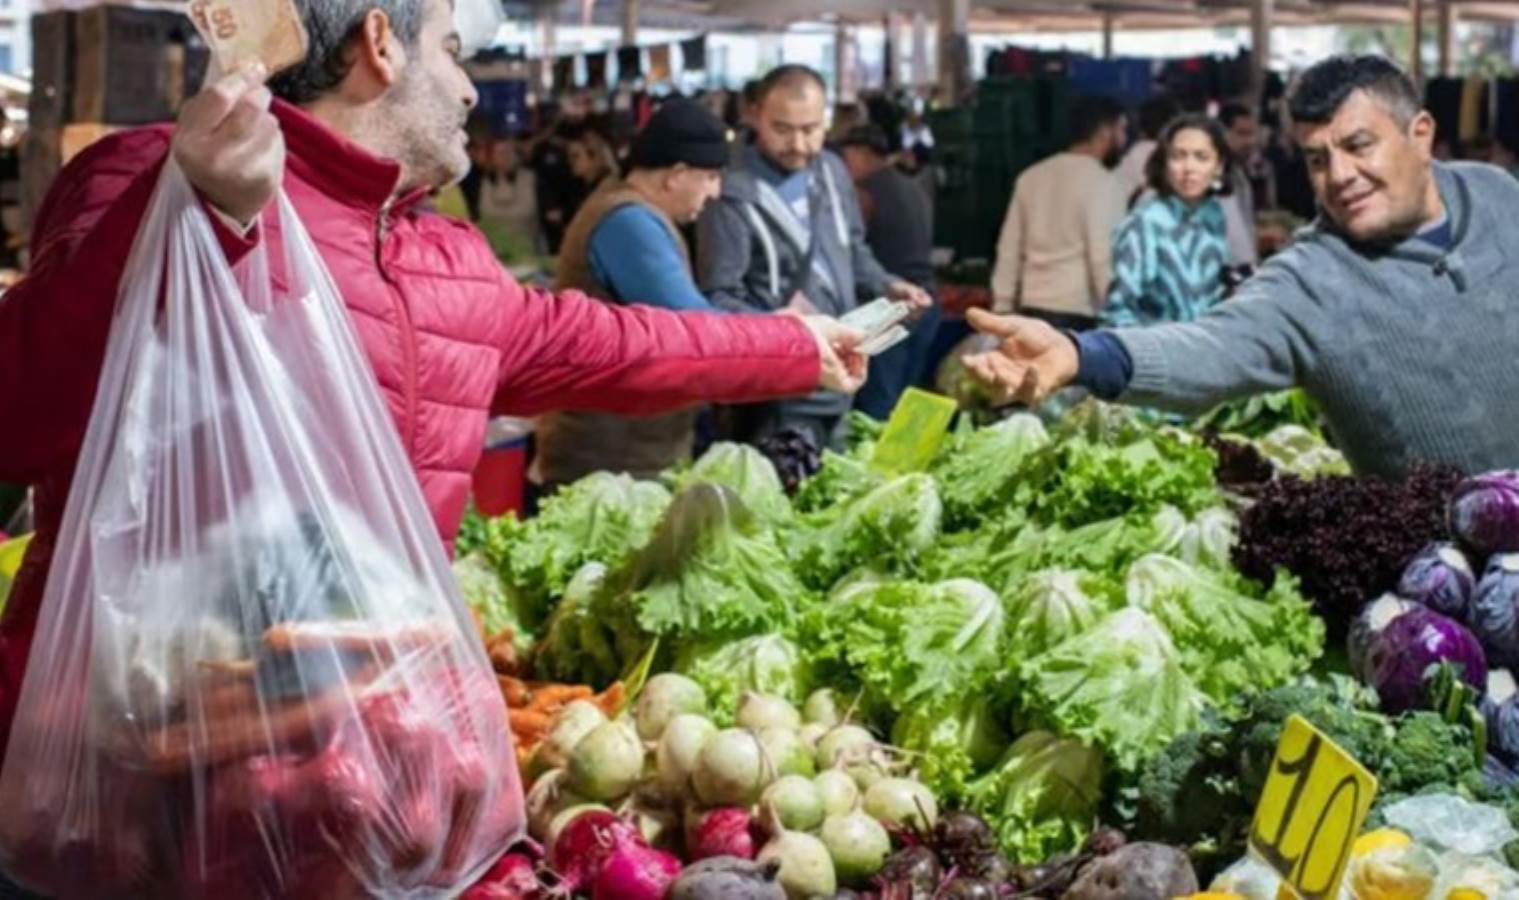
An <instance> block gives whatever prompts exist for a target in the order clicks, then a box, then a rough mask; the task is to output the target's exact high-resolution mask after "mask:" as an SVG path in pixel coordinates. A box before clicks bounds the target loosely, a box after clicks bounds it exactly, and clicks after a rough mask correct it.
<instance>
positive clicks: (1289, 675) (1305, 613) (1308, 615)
mask: <svg viewBox="0 0 1519 900" xmlns="http://www.w3.org/2000/svg"><path fill="white" fill-rule="evenodd" d="M1247 587H1248V586H1247V585H1246V584H1245V583H1244V582H1243V580H1242V579H1239V578H1237V577H1234V578H1231V577H1230V576H1227V575H1224V574H1221V573H1218V572H1214V571H1211V570H1208V569H1204V568H1201V567H1199V566H1194V565H1190V564H1188V563H1185V562H1182V561H1181V560H1179V559H1176V558H1175V557H1171V556H1163V555H1160V554H1155V555H1151V556H1146V557H1145V558H1143V559H1141V560H1139V561H1138V562H1136V563H1134V565H1133V567H1132V568H1131V569H1130V570H1129V576H1128V579H1127V581H1126V583H1125V592H1126V594H1127V597H1128V602H1129V604H1130V605H1131V606H1134V607H1137V608H1139V609H1143V610H1145V611H1146V612H1148V613H1149V614H1150V615H1152V616H1154V617H1155V619H1156V620H1157V621H1159V622H1160V623H1161V624H1162V625H1163V626H1164V627H1165V628H1166V630H1167V632H1169V633H1170V635H1171V638H1172V640H1173V641H1174V642H1175V644H1176V646H1177V647H1178V648H1179V650H1180V654H1181V660H1182V666H1183V668H1185V669H1186V671H1187V673H1188V674H1189V675H1191V676H1192V679H1193V680H1194V681H1195V682H1196V683H1197V685H1198V687H1199V688H1200V689H1201V690H1202V691H1203V692H1204V693H1205V694H1207V695H1208V696H1209V697H1210V698H1211V699H1213V701H1214V702H1216V703H1219V704H1221V705H1228V704H1230V703H1232V702H1233V701H1234V700H1235V698H1236V697H1237V695H1238V694H1240V693H1241V692H1242V691H1245V690H1247V689H1251V690H1269V689H1271V688H1273V687H1277V686H1278V685H1282V684H1286V683H1288V682H1290V681H1292V680H1293V679H1294V678H1296V677H1297V676H1298V675H1301V674H1303V673H1305V672H1307V671H1308V669H1309V668H1310V667H1311V666H1312V664H1313V661H1314V660H1316V659H1318V658H1319V656H1320V655H1321V654H1322V653H1323V651H1324V623H1323V621H1322V620H1321V619H1319V618H1318V617H1317V616H1315V615H1314V614H1313V612H1312V610H1311V608H1310V607H1309V605H1308V603H1307V601H1305V600H1304V599H1303V598H1302V597H1301V596H1299V595H1298V594H1297V592H1296V590H1295V589H1294V586H1293V584H1292V582H1291V579H1290V576H1286V577H1283V578H1280V579H1278V582H1277V584H1276V586H1275V587H1274V588H1273V590H1272V591H1271V593H1270V594H1268V595H1267V598H1266V599H1264V600H1257V599H1255V598H1254V597H1250V596H1247V595H1246V594H1245V593H1244V591H1245V590H1246V589H1247Z"/></svg>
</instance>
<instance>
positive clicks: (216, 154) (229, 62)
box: [174, 0, 308, 225]
mask: <svg viewBox="0 0 1519 900" xmlns="http://www.w3.org/2000/svg"><path fill="white" fill-rule="evenodd" d="M188 12H189V15H190V19H191V21H193V22H194V23H195V27H196V28H197V29H199V30H200V33H201V35H202V36H203V37H204V38H205V39H206V43H207V44H209V45H210V47H211V50H212V53H213V54H214V56H215V59H216V68H217V69H218V70H219V71H221V72H222V73H225V74H224V75H222V76H219V77H218V78H217V79H216V80H215V81H213V82H211V83H210V84H209V85H208V86H207V87H206V88H205V89H204V90H202V91H201V92H200V93H199V94H198V95H196V96H195V97H193V98H192V99H190V100H189V101H187V102H186V103H185V105H184V108H183V109H181V110H180V114H179V126H178V127H177V128H176V129H175V130H174V159H175V161H177V162H178V163H179V167H180V168H181V169H183V170H184V173H185V177H186V178H188V179H189V181H190V183H191V184H192V185H194V186H195V187H196V188H197V189H198V190H200V192H201V193H202V194H203V195H204V196H205V198H206V199H207V200H209V201H210V202H211V204H212V205H213V206H215V207H216V208H217V209H219V210H221V211H222V212H224V213H226V214H227V215H228V216H230V217H232V218H233V219H236V220H237V221H238V222H239V223H240V224H242V225H251V224H252V223H253V222H254V220H255V219H257V218H258V216H259V213H261V212H263V210H264V207H265V206H267V205H268V204H269V201H270V200H272V199H274V194H275V191H276V190H278V189H279V184H280V179H281V178H282V177H283V175H284V171H285V140H284V136H283V135H282V134H281V133H280V126H279V122H278V121H277V120H276V119H275V118H274V115H273V114H272V113H271V112H270V111H269V105H270V103H271V102H272V101H273V95H272V94H270V92H269V89H268V88H267V87H265V86H264V82H265V81H266V80H267V79H268V78H269V76H270V75H272V74H274V73H276V72H280V71H282V70H284V69H287V68H289V67H290V66H293V65H296V64H298V63H300V62H301V61H302V60H304V59H305V56H306V47H307V43H308V42H307V35H306V29H305V26H304V25H302V23H301V18H300V12H299V10H298V9H297V8H296V7H295V5H294V4H293V3H291V2H290V0H194V2H192V3H191V4H190V7H189V10H188Z"/></svg>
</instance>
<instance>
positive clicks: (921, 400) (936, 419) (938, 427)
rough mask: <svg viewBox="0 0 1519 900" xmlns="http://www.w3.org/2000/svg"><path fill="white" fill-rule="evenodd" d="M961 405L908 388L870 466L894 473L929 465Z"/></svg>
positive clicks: (893, 411) (901, 473)
mask: <svg viewBox="0 0 1519 900" xmlns="http://www.w3.org/2000/svg"><path fill="white" fill-rule="evenodd" d="M958 408H959V407H958V406H956V405H955V401H953V400H951V399H949V398H948V397H941V396H939V395H938V394H930V393H929V392H928V391H920V390H918V389H917V388H908V389H907V393H905V394H903V395H902V399H901V400H900V401H898V402H897V408H896V409H894V410H892V411H891V418H890V419H889V420H887V422H886V429H885V430H884V431H882V432H881V440H880V441H878V442H877V443H876V449H875V454H874V455H873V456H871V458H870V465H871V467H872V468H874V469H876V470H878V471H881V472H887V473H889V474H892V475H905V474H906V473H908V472H921V471H923V470H924V469H926V468H928V464H929V463H930V462H933V458H934V456H935V455H937V454H938V452H939V445H940V444H942V443H943V442H944V434H945V432H947V431H948V430H949V423H950V420H951V419H953V418H954V417H955V410H956V409H958Z"/></svg>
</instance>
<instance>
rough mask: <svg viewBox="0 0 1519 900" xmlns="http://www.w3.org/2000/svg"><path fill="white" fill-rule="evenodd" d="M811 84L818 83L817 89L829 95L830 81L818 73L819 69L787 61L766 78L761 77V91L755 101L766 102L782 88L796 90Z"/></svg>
mask: <svg viewBox="0 0 1519 900" xmlns="http://www.w3.org/2000/svg"><path fill="white" fill-rule="evenodd" d="M809 84H811V85H816V86H817V89H818V90H819V91H821V92H822V93H823V96H825V97H826V96H827V95H828V83H827V82H826V81H824V80H823V76H822V75H820V74H818V70H817V69H814V68H812V67H811V66H804V65H801V64H800V63H786V64H785V65H783V66H776V67H775V68H773V69H771V70H770V71H769V73H767V74H766V75H765V77H764V78H761V79H760V83H759V93H758V95H757V96H756V97H755V100H754V102H755V103H764V102H765V101H766V100H768V99H770V95H771V94H772V93H774V92H776V91H778V90H780V89H782V88H786V89H788V90H796V89H799V88H802V87H804V86H806V85H809Z"/></svg>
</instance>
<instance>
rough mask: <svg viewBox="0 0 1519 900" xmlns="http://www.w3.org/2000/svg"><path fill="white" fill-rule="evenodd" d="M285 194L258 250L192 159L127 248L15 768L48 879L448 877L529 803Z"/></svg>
mask: <svg viewBox="0 0 1519 900" xmlns="http://www.w3.org/2000/svg"><path fill="white" fill-rule="evenodd" d="M278 224H279V228H278V232H277V237H275V238H274V239H272V240H265V241H263V242H261V243H260V246H259V247H258V249H256V250H255V251H254V252H253V256H251V257H250V258H249V259H248V260H247V261H246V263H245V264H244V265H240V266H239V267H238V268H237V270H236V272H234V270H233V269H232V268H231V267H229V265H228V263H227V261H226V259H225V256H224V252H223V251H222V249H221V248H220V246H219V245H218V242H217V239H216V236H215V232H214V231H213V228H212V225H211V222H210V220H209V218H208V217H207V214H206V212H205V210H204V209H203V207H202V206H201V205H200V203H199V202H198V201H197V199H196V197H195V195H194V192H193V190H192V189H191V187H190V186H189V184H188V183H187V182H186V180H185V178H184V176H183V174H182V173H181V172H180V171H179V169H178V168H177V167H176V166H175V164H174V163H173V162H172V160H171V161H170V162H169V163H168V165H167V167H166V168H165V170H164V174H163V176H162V179H161V181H160V183H159V185H158V188H157V192H156V193H155V195H154V197H153V200H152V202H151V204H150V207H149V210H148V213H147V215H146V217H145V219H144V221H143V223H142V226H141V230H140V232H139V235H138V238H137V241H136V244H135V246H134V249H133V251H132V256H131V258H130V260H129V262H128V265H127V267H126V274H125V276H124V278H123V281H122V285H121V292H120V296H119V299H118V302H117V308H116V314H115V320H114V322H113V325H112V330H111V336H110V341H109V345H108V347H107V351H106V360H105V366H104V370H103V372H102V375H101V381H100V389H99V392H98V396H97V398H96V401H95V407H94V410H93V412H92V414H91V419H90V423H89V430H88V434H87V437H86V439H85V442H84V449H83V453H82V455H81V458H80V460H79V464H78V469H77V471H76V474H75V478H74V484H73V489H72V492H71V494H70V495H69V500H68V507H67V511H66V514H65V517H64V522H63V527H62V531H61V533H60V536H59V539H58V544H57V551H56V554H55V558H54V561H53V568H52V571H51V572H50V574H49V577H48V582H47V587H46V593H45V596H44V599H43V606H42V612H41V619H40V622H39V625H38V632H37V636H36V640H35V643H34V645H33V649H32V654H31V657H30V661H29V667H28V669H27V674H26V680H25V683H24V686H23V689H22V695H21V700H20V707H19V712H18V714H17V717H16V720H15V724H14V727H13V735H12V738H11V743H10V746H9V750H8V753H7V755H6V759H5V766H4V770H3V772H0V811H3V812H0V869H3V870H5V871H7V872H8V873H10V874H11V875H12V876H14V877H17V878H19V879H20V880H21V881H22V882H23V883H24V884H25V885H26V886H28V887H30V888H31V889H33V890H37V891H39V892H41V893H44V894H47V895H49V896H55V897H60V898H65V900H70V898H85V897H89V898H113V900H115V898H133V897H144V898H148V897H151V898H170V897H209V898H216V900H235V898H265V897H267V898H275V897H280V898H311V900H317V898H321V900H333V898H346V897H366V896H380V897H435V896H436V897H444V896H453V895H455V894H456V893H457V892H458V891H459V890H461V889H462V888H463V887H465V886H467V885H468V884H470V883H471V882H472V881H473V880H475V878H477V877H478V876H479V875H480V874H481V873H482V872H483V871H484V870H485V869H486V868H487V867H488V866H489V865H490V864H491V863H492V862H493V861H494V859H495V858H496V857H497V856H498V855H499V854H500V853H501V851H502V850H504V849H505V847H506V846H507V845H508V844H509V843H510V842H511V841H513V840H514V839H516V838H517V837H518V836H520V835H521V833H522V830H523V806H522V796H521V786H520V783H519V781H518V775H517V768H516V762H515V756H514V753H513V750H512V745H511V738H510V734H509V731H508V729H507V718H506V710H505V707H504V706H503V704H502V701H501V697H500V694H499V692H498V689H497V686H496V683H495V680H494V678H493V676H492V675H491V672H490V670H489V666H488V664H487V661H486V658H485V654H484V651H483V648H482V646H481V644H480V641H479V638H478V637H477V636H476V634H475V630H474V626H473V624H472V621H471V619H470V617H469V615H468V613H467V612H466V609H465V606H464V604H463V602H462V600H461V598H460V597H459V596H458V593H457V589H456V587H455V586H454V582H453V579H452V576H451V574H450V571H449V566H448V562H447V560H446V558H445V555H444V551H443V547H442V544H441V542H440V541H439V539H438V535H437V531H436V529H435V527H434V525H433V522H432V519H431V517H430V516H429V514H428V510H427V507H426V505H425V503H424V501H423V497H422V493H421V490H420V488H419V487H418V485H417V483H416V478H415V475H414V473H413V471H412V469H411V467H410V464H409V463H408V461H407V459H406V456H405V453H404V452H403V450H402V448H401V445H400V441H399V439H398V437H397V435H396V433H395V426H394V424H393V422H392V420H391V417H390V415H389V413H388V412H387V410H386V409H385V406H384V404H383V402H382V401H381V398H380V395H379V392H378V389H377V386H376V384H375V381H374V375H373V373H372V371H371V369H370V367H369V364H368V361H367V360H366V359H365V358H364V356H363V355H362V354H361V352H360V350H359V347H358V344H357V342H356V340H355V338H354V336H353V334H352V331H351V327H350V324H349V321H348V318H347V313H346V311H345V309H344V307H343V303H342V300H341V297H340V295H339V293H338V291H337V290H336V288H335V287H334V285H333V283H332V281H331V278H330V276H329V275H328V273H327V271H326V269H325V267H324V265H323V264H322V261H321V259H320V258H319V257H318V256H317V253H316V251H315V249H314V247H313V245H312V242H311V240H310V238H309V236H308V235H307V233H306V231H305V229H304V228H303V227H302V225H301V222H300V220H299V219H298V218H297V217H296V215H295V214H294V212H293V210H292V208H291V206H290V205H289V203H288V202H287V201H286V200H285V199H284V198H281V200H280V203H279V215H278ZM269 233H270V235H271V236H274V235H276V232H275V230H274V229H270V230H269ZM271 244H272V245H273V246H275V247H277V248H278V252H273V253H271V251H270V250H269V249H268V248H269V247H270V246H271Z"/></svg>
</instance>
